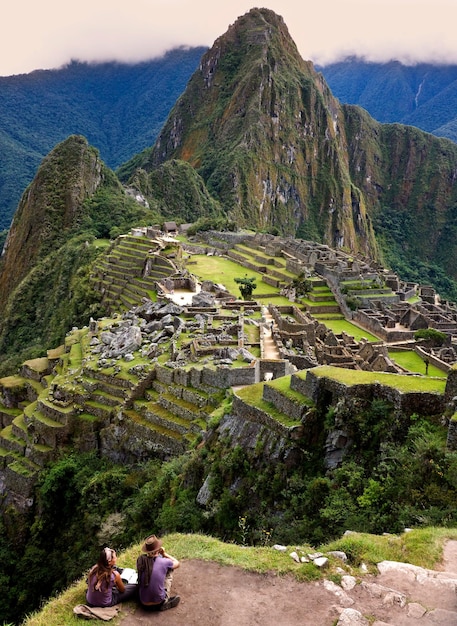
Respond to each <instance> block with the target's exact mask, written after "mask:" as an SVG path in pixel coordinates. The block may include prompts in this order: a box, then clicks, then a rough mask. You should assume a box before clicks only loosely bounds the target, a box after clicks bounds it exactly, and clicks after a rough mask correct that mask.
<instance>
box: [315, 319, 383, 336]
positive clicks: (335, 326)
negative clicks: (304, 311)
mask: <svg viewBox="0 0 457 626" xmlns="http://www.w3.org/2000/svg"><path fill="white" fill-rule="evenodd" d="M316 318H317V319H319V321H320V322H322V324H325V326H327V328H329V329H330V330H332V331H333V332H334V333H335V335H340V334H341V333H342V332H345V333H347V334H348V335H351V337H354V339H355V340H356V341H360V340H361V339H362V337H365V339H368V341H372V342H375V341H379V337H376V336H375V335H373V334H372V333H369V332H368V331H367V330H365V329H364V328H360V327H359V326H356V325H355V324H352V322H348V321H346V320H345V319H344V318H343V319H326V318H324V319H323V318H322V317H320V318H319V316H317V315H316Z"/></svg>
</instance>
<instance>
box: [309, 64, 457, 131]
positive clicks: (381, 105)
mask: <svg viewBox="0 0 457 626" xmlns="http://www.w3.org/2000/svg"><path fill="white" fill-rule="evenodd" d="M318 69H319V70H320V71H321V72H322V74H323V75H324V77H325V79H326V81H327V82H328V84H329V86H330V89H331V90H332V92H333V94H334V95H335V96H336V97H337V98H338V99H339V100H341V102H344V103H347V104H357V105H359V106H361V107H363V108H364V109H366V110H367V111H368V112H369V113H370V115H372V116H373V117H374V118H375V119H376V120H378V121H379V122H399V123H401V124H409V125H412V126H417V127H419V128H421V129H422V130H425V131H427V132H429V133H433V134H435V135H438V136H439V137H447V138H448V139H452V141H457V118H456V115H455V110H456V108H455V101H456V98H457V65H444V64H431V63H418V64H415V65H404V64H403V63H400V61H389V62H387V63H374V62H368V61H365V60H364V59H361V58H358V57H350V58H347V59H343V60H342V61H337V62H336V63H331V64H328V65H324V66H318Z"/></svg>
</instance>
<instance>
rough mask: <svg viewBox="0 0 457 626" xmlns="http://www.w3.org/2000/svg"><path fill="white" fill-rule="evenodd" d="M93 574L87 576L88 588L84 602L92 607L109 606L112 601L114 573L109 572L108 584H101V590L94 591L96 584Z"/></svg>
mask: <svg viewBox="0 0 457 626" xmlns="http://www.w3.org/2000/svg"><path fill="white" fill-rule="evenodd" d="M96 580H97V578H96V576H95V574H92V575H89V586H88V588H87V593H86V600H87V602H88V603H89V604H92V605H93V606H111V603H112V601H113V586H114V580H115V576H114V572H111V577H110V582H109V584H106V583H103V584H102V586H101V589H100V590H99V591H97V590H96V589H94V585H95V583H96Z"/></svg>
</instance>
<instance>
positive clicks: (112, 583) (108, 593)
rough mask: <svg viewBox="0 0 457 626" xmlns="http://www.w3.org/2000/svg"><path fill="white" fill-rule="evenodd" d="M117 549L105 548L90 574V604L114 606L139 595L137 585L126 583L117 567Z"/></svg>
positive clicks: (87, 594) (88, 591) (88, 602)
mask: <svg viewBox="0 0 457 626" xmlns="http://www.w3.org/2000/svg"><path fill="white" fill-rule="evenodd" d="M116 561H117V556H116V552H115V550H112V549H111V548H103V550H102V551H101V552H100V556H99V557H98V561H97V564H96V565H94V566H93V567H92V568H91V569H90V571H89V575H88V588H87V593H86V602H87V604H88V605H89V606H101V607H103V606H114V605H115V604H119V603H120V602H124V601H125V600H130V599H132V598H134V597H135V596H136V595H137V585H134V584H128V585H125V584H124V582H123V581H122V579H121V575H120V573H119V572H118V571H117V569H115V566H116Z"/></svg>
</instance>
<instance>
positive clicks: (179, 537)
mask: <svg viewBox="0 0 457 626" xmlns="http://www.w3.org/2000/svg"><path fill="white" fill-rule="evenodd" d="M162 539H163V542H164V546H165V549H166V550H167V552H169V553H170V554H173V556H175V557H176V558H178V559H179V560H181V561H185V560H189V559H199V560H201V561H207V562H211V561H212V562H215V563H218V564H219V565H222V566H232V567H237V568H240V569H243V570H246V571H249V572H254V573H257V574H268V573H272V572H273V573H275V574H276V575H277V576H286V575H290V576H293V577H294V578H295V579H296V580H298V581H300V582H309V581H313V580H317V579H320V578H324V577H327V578H328V577H331V576H333V575H335V574H336V573H337V567H339V568H344V570H345V571H346V572H347V573H350V574H354V567H358V565H360V563H362V562H363V563H365V565H367V567H368V568H369V570H370V571H374V570H375V565H376V563H379V562H380V561H384V560H389V561H401V562H407V563H411V564H413V565H418V566H420V567H425V568H433V567H435V566H437V565H438V564H439V562H440V561H441V559H442V555H443V546H444V543H445V541H446V540H447V539H453V540H455V539H457V529H455V528H423V529H418V530H412V531H411V532H408V533H403V534H401V535H383V536H380V535H368V534H364V533H353V534H350V535H346V536H345V537H342V538H341V539H338V540H336V541H333V542H332V543H329V544H326V545H324V546H317V547H311V546H309V545H301V546H296V545H294V546H287V549H286V551H285V552H280V551H278V550H273V549H272V548H271V547H249V546H239V545H236V544H234V543H223V542H222V541H220V540H218V539H214V538H213V537H208V536H206V535H198V534H177V533H175V534H171V535H168V536H165V537H163V538H162ZM316 549H317V550H319V551H321V552H324V553H325V552H327V551H330V550H343V551H344V552H346V554H347V556H348V561H347V563H346V564H342V562H341V561H340V560H333V559H332V558H331V557H330V560H329V563H330V567H329V568H328V569H327V570H324V571H322V570H319V569H317V568H316V567H315V566H314V565H313V564H312V563H302V564H297V563H296V562H295V561H293V559H291V558H290V556H289V553H290V552H291V551H292V550H298V551H299V552H300V551H303V552H304V553H308V552H315V551H316ZM140 553H141V544H140V543H138V544H136V545H133V546H131V547H130V548H129V549H127V550H126V551H125V552H122V553H120V554H118V564H119V566H120V567H135V565H136V559H137V557H138V555H139V554H140ZM338 571H340V570H338ZM340 573H341V572H340ZM357 574H358V575H360V570H359V569H357ZM261 584H262V583H261V579H260V580H259V585H261ZM85 592H86V582H85V576H84V575H82V577H81V579H80V580H79V581H77V582H76V583H75V584H73V585H72V586H71V587H69V588H68V589H67V590H66V591H65V592H63V593H62V594H60V595H59V596H57V597H56V598H53V599H52V600H50V601H49V602H47V603H46V604H45V605H44V606H43V608H42V609H41V610H40V611H37V612H36V613H33V614H31V615H30V616H28V617H27V618H26V619H25V621H24V622H23V626H77V625H78V624H81V620H80V619H78V618H77V617H75V616H74V615H73V607H74V606H76V605H77V604H81V603H84V602H85ZM304 592H305V590H304ZM126 606H127V607H129V606H134V605H133V603H127V605H126ZM129 612H130V611H129ZM125 615H126V612H125V609H124V610H122V612H121V614H120V615H119V616H118V617H117V618H115V619H113V620H112V622H111V623H112V624H113V626H118V625H119V624H120V623H121V621H122V620H123V619H124V618H125Z"/></svg>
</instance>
